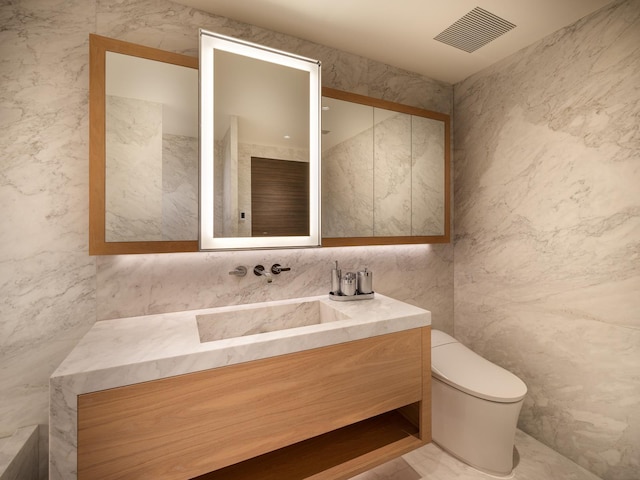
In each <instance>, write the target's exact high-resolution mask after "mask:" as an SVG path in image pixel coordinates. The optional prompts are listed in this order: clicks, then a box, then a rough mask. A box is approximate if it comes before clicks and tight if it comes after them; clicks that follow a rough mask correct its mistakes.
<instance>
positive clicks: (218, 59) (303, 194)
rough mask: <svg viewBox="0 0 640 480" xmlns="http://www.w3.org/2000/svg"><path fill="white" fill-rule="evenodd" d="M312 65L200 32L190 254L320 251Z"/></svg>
mask: <svg viewBox="0 0 640 480" xmlns="http://www.w3.org/2000/svg"><path fill="white" fill-rule="evenodd" d="M319 112H320V63H319V62H318V61H315V60H310V59H307V58H303V57H299V56H297V55H293V54H289V53H285V52H281V51H278V50H273V49H270V48H267V47H263V46H260V45H256V44H252V43H248V42H244V41H241V40H237V39H233V38H230V37H225V36H222V35H218V34H214V33H211V32H206V31H201V32H200V235H199V237H200V238H199V242H200V249H201V250H218V249H246V248H286V247H315V246H318V245H319V244H320V204H319V198H320V160H319V157H320V152H319V150H320V149H319V133H320V132H319V123H320V113H319Z"/></svg>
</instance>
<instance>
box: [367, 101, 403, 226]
mask: <svg viewBox="0 0 640 480" xmlns="http://www.w3.org/2000/svg"><path fill="white" fill-rule="evenodd" d="M373 124H374V128H373V142H374V147H373V232H374V235H377V236H394V235H411V116H410V115H406V114H403V113H394V112H390V111H389V110H382V109H380V108H374V109H373Z"/></svg>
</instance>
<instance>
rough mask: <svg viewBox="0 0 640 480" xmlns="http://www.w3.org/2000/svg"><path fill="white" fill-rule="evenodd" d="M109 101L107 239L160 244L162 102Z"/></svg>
mask: <svg viewBox="0 0 640 480" xmlns="http://www.w3.org/2000/svg"><path fill="white" fill-rule="evenodd" d="M105 103H106V115H105V116H106V119H105V138H106V148H105V157H106V175H105V186H106V187H105V204H106V206H105V208H106V214H105V238H106V241H107V242H131V241H135V240H136V239H138V240H150V241H153V240H162V239H163V238H162V206H163V203H162V151H163V139H162V104H161V103H157V102H149V101H146V100H139V99H135V98H125V97H119V96H115V95H107V98H106V102H105Z"/></svg>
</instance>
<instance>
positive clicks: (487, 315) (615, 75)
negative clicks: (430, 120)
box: [454, 0, 640, 480]
mask: <svg viewBox="0 0 640 480" xmlns="http://www.w3.org/2000/svg"><path fill="white" fill-rule="evenodd" d="M639 85H640V2H638V1H637V0H620V1H616V2H613V3H612V4H610V5H609V6H607V7H605V8H603V9H602V10H600V11H598V12H596V13H594V14H592V15H590V16H587V17H585V18H583V19H582V20H580V21H578V22H577V23H575V24H574V25H571V26H569V27H567V28H565V29H563V30H560V31H558V32H556V33H554V34H552V35H550V36H549V37H547V38H545V39H543V40H542V41H539V42H537V43H535V44H533V45H532V46H530V47H528V48H526V49H524V50H522V51H520V52H518V53H517V54H515V55H513V56H511V57H510V58H508V59H506V60H504V61H502V62H500V63H498V64H496V65H494V66H492V67H490V68H488V69H486V70H484V71H483V72H480V73H479V74H476V75H474V76H472V77H470V78H468V79H466V80H465V81H463V82H461V83H460V84H458V85H456V86H455V91H454V92H455V95H454V97H455V109H454V114H455V130H454V138H455V159H456V160H455V177H454V186H455V196H454V199H455V215H454V221H455V287H454V288H455V320H454V321H455V334H456V336H457V337H458V338H459V339H460V340H462V341H463V342H465V343H467V344H468V345H469V346H471V347H472V348H473V349H474V350H476V351H478V352H479V353H480V354H482V355H484V356H486V357H487V358H489V359H491V360H493V361H495V362H496V363H498V364H500V365H503V366H504V367H506V368H508V369H510V370H512V371H513V372H515V373H516V374H517V375H519V376H520V377H521V378H522V379H523V380H524V381H525V383H526V384H527V385H528V387H529V393H528V395H527V397H526V399H525V404H524V406H523V409H522V414H521V416H520V423H519V426H520V428H522V429H523V430H524V431H526V432H527V433H529V434H531V435H533V436H534V437H535V438H537V439H539V440H541V441H543V442H544V443H545V444H547V445H549V446H551V447H552V448H553V449H555V450H557V451H559V452H560V453H562V454H564V455H565V456H567V457H569V458H570V459H572V460H574V461H575V462H577V463H578V464H580V465H582V466H584V467H585V468H587V469H588V470H590V471H592V472H594V473H596V474H597V475H599V476H601V477H602V478H604V479H606V480H623V479H624V480H629V479H632V478H638V472H640V442H639V441H638V440H639V439H640V381H639V376H638V375H639V372H640V297H639V296H638V292H640V189H639V188H638V185H639V184H640V168H639V165H640V130H639V129H638V119H639V118H640V89H639V88H638V86H639Z"/></svg>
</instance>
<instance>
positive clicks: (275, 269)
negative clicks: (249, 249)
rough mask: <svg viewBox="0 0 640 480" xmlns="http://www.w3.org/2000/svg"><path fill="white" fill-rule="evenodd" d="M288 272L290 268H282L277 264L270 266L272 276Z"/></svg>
mask: <svg viewBox="0 0 640 480" xmlns="http://www.w3.org/2000/svg"><path fill="white" fill-rule="evenodd" d="M289 270H291V267H282V266H280V264H279V263H274V264H273V265H271V273H273V274H274V275H279V274H280V272H288V271H289Z"/></svg>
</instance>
